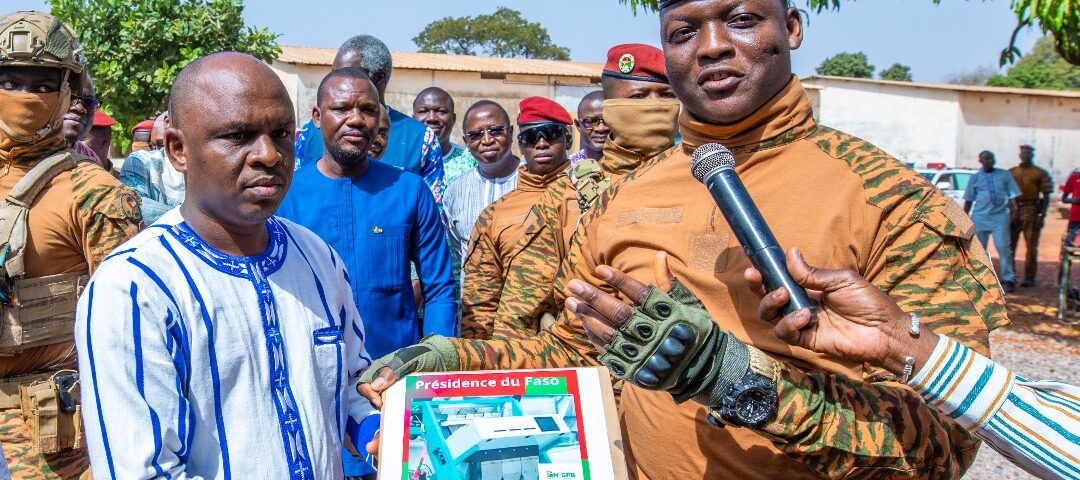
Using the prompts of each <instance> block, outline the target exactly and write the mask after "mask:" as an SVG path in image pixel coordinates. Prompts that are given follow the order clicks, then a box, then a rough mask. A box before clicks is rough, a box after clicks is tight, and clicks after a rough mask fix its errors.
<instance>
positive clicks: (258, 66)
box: [169, 52, 292, 128]
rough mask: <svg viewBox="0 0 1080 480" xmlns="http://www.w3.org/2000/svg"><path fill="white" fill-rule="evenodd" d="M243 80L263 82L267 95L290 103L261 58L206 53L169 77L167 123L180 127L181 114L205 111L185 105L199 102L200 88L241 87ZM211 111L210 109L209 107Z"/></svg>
mask: <svg viewBox="0 0 1080 480" xmlns="http://www.w3.org/2000/svg"><path fill="white" fill-rule="evenodd" d="M247 82H267V83H264V84H262V85H265V86H267V87H269V88H268V90H271V91H274V92H268V93H271V94H274V93H281V94H283V95H284V97H282V98H283V99H284V100H285V101H288V102H290V104H291V102H292V101H291V100H290V99H289V92H288V91H287V90H286V89H285V85H284V84H282V83H281V79H280V78H278V76H277V74H275V73H274V71H273V70H272V69H270V66H269V65H267V64H266V63H263V62H262V61H261V60H259V59H257V58H255V57H253V56H251V55H248V54H246V53H240V52H220V53H214V54H210V55H207V56H205V57H202V58H199V59H197V60H195V61H194V62H191V63H190V64H188V65H187V66H186V67H184V69H183V70H180V73H179V74H177V75H176V79H175V80H173V84H172V91H171V92H170V94H169V112H171V113H170V115H169V122H170V126H172V127H176V128H181V127H182V126H183V124H184V120H185V117H186V116H188V115H189V114H190V115H199V114H205V113H206V111H207V110H196V111H195V113H190V109H188V108H186V107H189V106H191V105H193V104H201V103H203V102H201V101H200V100H204V99H205V95H203V94H202V91H203V90H205V89H207V88H228V89H238V88H245V87H246V86H247V85H246V83H247ZM210 111H212V110H210Z"/></svg>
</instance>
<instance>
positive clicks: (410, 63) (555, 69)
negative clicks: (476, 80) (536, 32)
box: [277, 46, 604, 78]
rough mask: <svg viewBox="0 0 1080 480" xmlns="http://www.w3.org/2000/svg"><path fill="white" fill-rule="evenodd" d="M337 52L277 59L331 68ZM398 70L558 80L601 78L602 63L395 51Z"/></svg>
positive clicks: (312, 51)
mask: <svg viewBox="0 0 1080 480" xmlns="http://www.w3.org/2000/svg"><path fill="white" fill-rule="evenodd" d="M336 54H337V49H334V48H318V47H297V46H282V47H281V55H279V56H278V58H277V60H278V61H279V62H284V63H294V64H301V65H327V66H328V65H331V64H333V63H334V56H335V55H336ZM391 55H392V56H393V60H394V68H395V69H409V70H440V71H454V72H480V73H502V74H518V75H550V76H556V77H588V78H598V77H600V72H601V71H603V69H604V65H603V64H601V63H585V62H568V61H560V60H534V59H527V58H498V57H474V56H471V55H445V54H441V53H416V52H392V53H391Z"/></svg>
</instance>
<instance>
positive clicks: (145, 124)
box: [131, 120, 154, 152]
mask: <svg viewBox="0 0 1080 480" xmlns="http://www.w3.org/2000/svg"><path fill="white" fill-rule="evenodd" d="M153 130H154V121H153V120H143V121H141V122H139V123H136V124H135V126H134V127H131V151H132V152H139V151H142V150H150V132H151V131H153Z"/></svg>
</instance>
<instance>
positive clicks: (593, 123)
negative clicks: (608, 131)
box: [578, 115, 607, 129]
mask: <svg viewBox="0 0 1080 480" xmlns="http://www.w3.org/2000/svg"><path fill="white" fill-rule="evenodd" d="M578 121H579V122H581V126H583V127H585V128H589V129H592V128H595V127H598V126H600V124H601V123H603V124H605V125H607V122H604V117H602V116H599V115H597V116H595V117H590V118H582V119H579V120H578Z"/></svg>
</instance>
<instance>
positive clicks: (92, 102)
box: [71, 95, 101, 111]
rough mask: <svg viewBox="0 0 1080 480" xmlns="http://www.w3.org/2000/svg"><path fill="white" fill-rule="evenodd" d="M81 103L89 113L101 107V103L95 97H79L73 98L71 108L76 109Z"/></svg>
mask: <svg viewBox="0 0 1080 480" xmlns="http://www.w3.org/2000/svg"><path fill="white" fill-rule="evenodd" d="M80 103H81V104H82V106H83V108H85V109H86V110H87V111H90V110H97V107H98V106H99V105H101V102H99V101H98V99H96V98H94V97H80V96H78V95H72V96H71V106H73V107H74V106H75V105H78V104H80Z"/></svg>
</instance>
